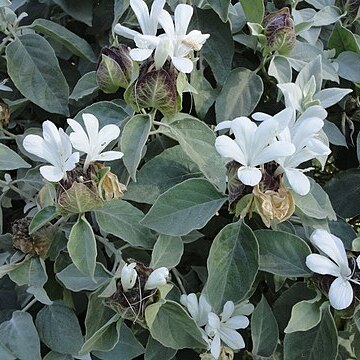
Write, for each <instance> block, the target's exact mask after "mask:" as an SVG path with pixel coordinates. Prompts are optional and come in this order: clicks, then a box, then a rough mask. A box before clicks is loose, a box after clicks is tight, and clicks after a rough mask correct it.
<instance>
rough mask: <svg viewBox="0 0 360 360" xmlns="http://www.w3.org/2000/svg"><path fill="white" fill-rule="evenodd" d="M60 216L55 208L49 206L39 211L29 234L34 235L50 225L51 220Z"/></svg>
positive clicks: (33, 219)
mask: <svg viewBox="0 0 360 360" xmlns="http://www.w3.org/2000/svg"><path fill="white" fill-rule="evenodd" d="M57 216H58V213H57V211H56V207H55V206H47V207H45V208H43V209H41V210H40V211H38V212H37V213H36V214H35V216H34V217H33V218H32V220H31V223H30V225H29V234H30V235H31V234H33V233H34V232H35V231H38V230H39V229H41V228H42V227H43V226H44V225H46V224H49V223H50V221H51V220H53V219H55V218H56V217H57Z"/></svg>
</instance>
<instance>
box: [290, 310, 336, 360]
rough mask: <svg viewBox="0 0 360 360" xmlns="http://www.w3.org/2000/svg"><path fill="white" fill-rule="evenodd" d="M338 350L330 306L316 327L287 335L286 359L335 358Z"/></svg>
mask: <svg viewBox="0 0 360 360" xmlns="http://www.w3.org/2000/svg"><path fill="white" fill-rule="evenodd" d="M337 352H338V334H337V330H336V327H335V322H334V319H333V318H332V315H331V313H330V310H329V306H327V307H325V308H323V310H322V319H321V321H320V323H319V324H318V325H317V326H316V327H314V328H312V329H311V330H308V331H301V332H294V333H291V334H286V335H285V340H284V360H299V359H302V360H335V359H336V356H337Z"/></svg>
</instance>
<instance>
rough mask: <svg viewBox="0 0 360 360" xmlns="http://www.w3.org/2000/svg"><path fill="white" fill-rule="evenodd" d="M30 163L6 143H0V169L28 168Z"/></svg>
mask: <svg viewBox="0 0 360 360" xmlns="http://www.w3.org/2000/svg"><path fill="white" fill-rule="evenodd" d="M30 167H31V165H30V164H28V163H27V162H26V161H25V160H23V159H22V158H21V157H20V156H19V155H18V154H17V153H16V152H15V151H13V150H11V149H9V148H8V147H7V146H6V145H4V144H0V170H15V169H20V168H30Z"/></svg>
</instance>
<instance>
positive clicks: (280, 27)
mask: <svg viewBox="0 0 360 360" xmlns="http://www.w3.org/2000/svg"><path fill="white" fill-rule="evenodd" d="M263 27H264V29H265V35H266V38H267V48H268V50H269V52H273V51H278V52H279V54H281V55H287V54H289V53H290V51H291V50H292V49H293V47H294V46H295V40H296V35H295V29H294V21H293V20H292V18H291V16H290V12H289V9H288V8H287V7H284V8H282V9H281V10H278V11H274V12H272V13H270V14H269V15H267V16H266V17H265V18H264V20H263Z"/></svg>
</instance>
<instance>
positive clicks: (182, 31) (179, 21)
mask: <svg viewBox="0 0 360 360" xmlns="http://www.w3.org/2000/svg"><path fill="white" fill-rule="evenodd" d="M193 11H194V10H193V7H192V6H190V5H186V4H179V5H178V6H177V7H176V8H175V13H174V20H175V32H176V35H177V36H181V35H186V31H187V28H188V26H189V24H190V20H191V17H192V15H193Z"/></svg>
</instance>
